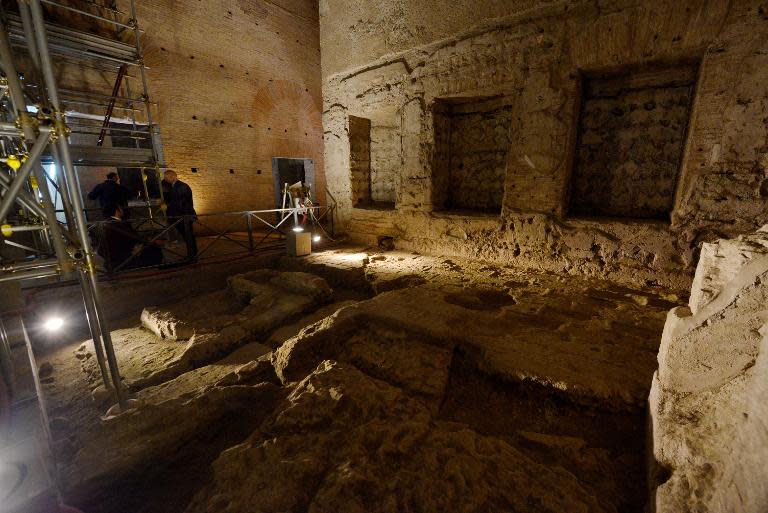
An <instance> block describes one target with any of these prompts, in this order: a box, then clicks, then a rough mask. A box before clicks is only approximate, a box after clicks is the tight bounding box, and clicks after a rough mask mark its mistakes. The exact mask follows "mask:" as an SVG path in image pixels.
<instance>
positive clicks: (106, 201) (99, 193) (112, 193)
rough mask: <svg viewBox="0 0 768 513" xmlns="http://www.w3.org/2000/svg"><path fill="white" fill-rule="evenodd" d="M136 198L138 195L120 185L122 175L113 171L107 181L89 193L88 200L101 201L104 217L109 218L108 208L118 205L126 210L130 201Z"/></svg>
mask: <svg viewBox="0 0 768 513" xmlns="http://www.w3.org/2000/svg"><path fill="white" fill-rule="evenodd" d="M134 197H136V193H134V192H133V191H131V190H130V189H129V188H128V187H125V186H123V185H120V175H118V174H117V173H115V172H114V171H112V172H111V173H109V174H107V179H106V180H104V181H103V182H102V183H100V184H98V185H97V186H96V187H94V188H93V190H92V191H91V192H89V193H88V199H90V200H99V205H101V210H102V213H104V217H109V215H108V214H107V213H106V210H107V207H111V206H113V205H117V206H118V207H120V208H122V209H123V210H125V208H126V207H127V206H128V200H129V199H130V198H134Z"/></svg>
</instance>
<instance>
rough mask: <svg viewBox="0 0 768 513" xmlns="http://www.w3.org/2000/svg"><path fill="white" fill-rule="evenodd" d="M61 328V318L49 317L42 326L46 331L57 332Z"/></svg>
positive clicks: (62, 323) (62, 321)
mask: <svg viewBox="0 0 768 513" xmlns="http://www.w3.org/2000/svg"><path fill="white" fill-rule="evenodd" d="M62 326H64V319H62V318H61V317H50V318H49V319H47V320H46V321H45V323H44V324H43V327H44V328H45V329H46V330H48V331H58V330H59V328H61V327H62Z"/></svg>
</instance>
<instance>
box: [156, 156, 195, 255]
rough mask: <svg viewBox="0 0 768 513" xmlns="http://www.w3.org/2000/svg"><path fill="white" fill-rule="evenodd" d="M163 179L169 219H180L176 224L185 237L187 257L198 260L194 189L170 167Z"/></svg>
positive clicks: (173, 220) (171, 220)
mask: <svg viewBox="0 0 768 513" xmlns="http://www.w3.org/2000/svg"><path fill="white" fill-rule="evenodd" d="M163 181H164V182H165V184H166V187H167V189H166V190H167V192H166V194H167V196H166V198H165V203H166V205H168V210H166V215H167V216H168V221H169V222H171V223H173V222H176V221H179V222H178V224H176V229H177V230H178V231H179V233H180V234H181V236H182V237H184V242H185V244H186V245H187V258H188V259H189V260H190V261H192V262H196V261H197V241H196V240H195V232H194V230H193V228H192V223H193V222H194V220H195V216H196V215H197V213H196V212H195V207H194V204H193V202H192V189H191V188H190V187H189V185H187V184H186V183H184V182H182V181H181V180H179V178H178V176H176V172H175V171H172V170H170V169H169V170H168V171H166V172H165V176H164V177H163Z"/></svg>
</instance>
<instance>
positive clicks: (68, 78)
mask: <svg viewBox="0 0 768 513" xmlns="http://www.w3.org/2000/svg"><path fill="white" fill-rule="evenodd" d="M118 3H119V4H120V5H119V7H120V8H121V9H122V10H124V11H126V12H130V11H129V7H128V5H127V3H125V2H118ZM136 3H137V7H138V11H139V12H138V18H139V24H140V25H141V27H142V28H143V29H144V31H145V33H144V35H143V39H142V41H143V45H144V54H145V55H144V57H145V62H146V65H147V67H148V70H147V76H148V81H149V94H150V99H151V100H152V101H153V102H155V103H156V105H155V106H154V107H153V112H154V117H155V119H154V121H155V123H156V124H158V126H159V129H160V134H161V136H160V138H161V143H162V150H163V153H164V156H165V163H166V164H167V166H168V167H169V168H171V169H174V170H175V171H177V173H178V174H179V177H180V179H181V180H183V181H185V182H187V183H189V184H190V186H191V187H192V191H193V195H194V201H195V207H196V209H197V211H198V212H199V213H210V212H222V211H234V210H244V209H260V208H273V207H274V191H273V180H272V176H271V174H272V157H297V158H310V159H313V160H314V163H315V173H316V183H315V184H313V185H314V187H315V191H316V192H317V195H318V197H319V199H320V200H321V202H324V201H325V175H324V172H323V154H322V147H323V142H322V137H323V134H322V126H321V93H320V50H319V32H318V31H319V28H318V12H317V2H315V1H312V0H279V1H263V0H215V1H199V0H139V1H137V2H136ZM49 15H51V16H53V15H56V12H55V11H51V12H50V13H49ZM59 17H60V18H61V21H63V22H65V23H66V22H67V21H70V22H72V23H70V25H72V24H77V23H80V25H82V20H77V19H68V18H71V16H68V15H66V13H64V14H63V15H62V14H61V13H59ZM59 75H60V76H61V77H62V80H63V81H65V82H66V84H67V85H68V86H69V87H82V86H83V84H88V85H89V87H90V88H91V89H92V90H97V91H100V92H104V91H105V90H106V91H107V92H109V91H110V90H111V87H112V85H113V82H114V75H110V74H107V73H93V72H90V71H83V70H81V69H79V68H72V67H66V66H64V67H60V70H59ZM128 86H129V87H130V88H131V93H132V95H133V96H137V95H138V94H139V91H140V82H139V80H138V73H137V70H136V69H135V68H131V69H130V73H129V79H128ZM121 93H122V94H123V95H125V94H126V93H127V90H126V87H125V86H124V87H123V89H122V91H121ZM78 110H83V109H78ZM115 115H116V116H123V117H124V116H127V113H126V112H116V114H115ZM139 119H140V120H142V119H143V116H141V115H140V116H139ZM107 144H108V142H107ZM193 168H195V169H196V172H193V171H192V169H193ZM80 173H81V181H82V182H83V183H84V184H86V183H87V184H92V183H95V182H98V181H100V180H102V179H103V175H104V174H105V170H104V169H92V168H91V169H81V171H80Z"/></svg>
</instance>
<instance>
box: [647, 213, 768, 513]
mask: <svg viewBox="0 0 768 513" xmlns="http://www.w3.org/2000/svg"><path fill="white" fill-rule="evenodd" d="M766 229H768V227H764V228H762V229H761V230H760V231H758V232H755V233H753V234H749V235H745V236H740V237H739V238H737V239H726V240H720V241H718V242H716V243H713V244H705V247H704V249H703V250H702V259H701V261H700V262H699V264H698V267H697V269H696V278H695V280H694V284H693V287H692V290H691V299H690V302H689V307H677V308H675V309H673V310H672V311H670V313H669V315H668V316H667V322H666V324H665V326H664V334H663V336H662V340H661V347H660V350H659V357H658V361H659V369H658V371H657V373H656V374H655V375H654V380H653V386H652V388H651V393H650V398H649V411H650V417H651V420H652V439H653V455H654V458H655V463H657V464H659V465H660V466H661V467H663V468H665V469H666V472H665V473H660V474H659V477H660V479H658V480H657V482H656V483H655V484H656V485H657V486H655V492H654V495H655V497H654V502H655V511H658V512H659V513H664V512H693V511H742V512H745V513H753V512H754V513H759V512H763V511H766V508H768V486H767V485H766V483H768V475H767V474H766V465H765V462H766V459H768V449H766V448H767V447H768V408H766V398H767V397H768V387H766V383H768V354H767V352H768V329H767V328H766V322H768V309H766V301H767V300H768V290H767V289H766V286H765V284H766V277H767V276H768V233H767V232H766Z"/></svg>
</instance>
